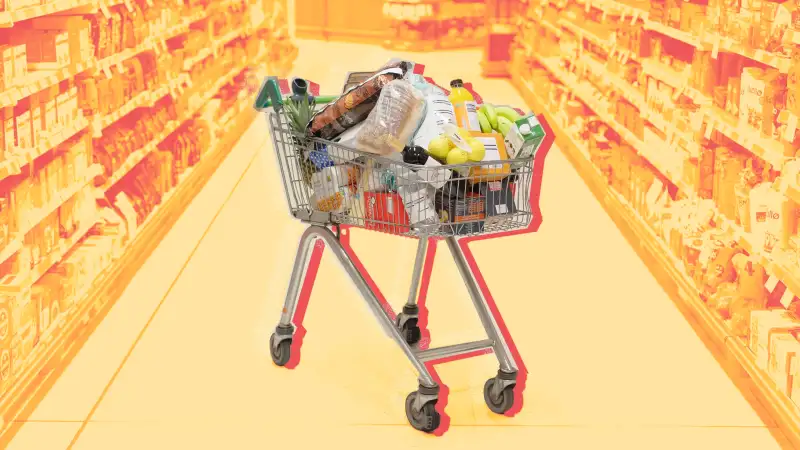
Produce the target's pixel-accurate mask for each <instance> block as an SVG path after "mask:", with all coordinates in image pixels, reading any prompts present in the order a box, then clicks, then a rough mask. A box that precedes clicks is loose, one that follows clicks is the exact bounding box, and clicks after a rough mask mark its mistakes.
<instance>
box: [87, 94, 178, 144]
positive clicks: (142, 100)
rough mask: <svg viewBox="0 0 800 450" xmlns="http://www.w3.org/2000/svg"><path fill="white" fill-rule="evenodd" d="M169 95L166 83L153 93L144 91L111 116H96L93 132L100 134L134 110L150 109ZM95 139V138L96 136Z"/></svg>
mask: <svg viewBox="0 0 800 450" xmlns="http://www.w3.org/2000/svg"><path fill="white" fill-rule="evenodd" d="M169 93H170V86H169V83H167V86H162V87H160V88H158V89H156V90H155V91H152V92H151V91H144V92H141V93H139V94H138V95H137V96H136V97H134V98H132V99H130V100H128V102H127V103H125V105H123V106H122V107H121V108H120V109H118V110H116V111H114V112H113V113H111V114H108V115H105V116H98V117H96V118H95V124H94V128H95V132H101V131H102V130H104V129H106V128H108V127H110V126H111V125H113V124H114V123H116V122H117V121H118V120H120V119H122V118H123V117H125V116H127V115H128V114H130V113H132V112H133V111H134V110H136V109H138V108H143V107H150V106H153V104H154V103H155V102H157V101H158V100H160V99H161V98H163V97H164V96H166V95H167V94H169ZM96 137H97V136H96Z"/></svg>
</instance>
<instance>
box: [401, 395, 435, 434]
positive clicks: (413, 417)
mask: <svg viewBox="0 0 800 450" xmlns="http://www.w3.org/2000/svg"><path fill="white" fill-rule="evenodd" d="M417 395H418V392H412V393H410V394H408V397H406V417H407V418H408V422H409V423H410V424H411V426H412V427H414V428H415V429H417V430H419V431H423V432H425V433H432V432H433V431H434V430H436V429H437V428H439V424H440V423H441V420H442V417H441V416H440V415H439V413H438V412H437V411H436V401H430V402H428V403H425V405H423V406H422V409H420V410H419V412H415V411H414V401H415V400H416V399H417Z"/></svg>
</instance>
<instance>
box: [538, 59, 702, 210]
mask: <svg viewBox="0 0 800 450" xmlns="http://www.w3.org/2000/svg"><path fill="white" fill-rule="evenodd" d="M538 60H539V62H540V64H541V65H542V67H544V68H545V69H546V70H547V71H548V72H550V73H551V74H552V75H553V76H554V77H555V78H556V79H557V80H559V82H561V84H563V85H564V86H566V87H567V88H569V89H570V92H571V93H572V94H573V95H575V97H577V98H578V99H579V100H580V101H581V102H583V103H584V104H585V105H586V106H587V107H588V108H589V109H591V110H593V111H594V112H595V113H597V115H598V116H599V117H600V118H601V120H602V121H603V122H604V123H606V124H607V125H608V126H609V127H610V128H611V129H613V130H614V131H615V132H616V133H617V134H619V135H620V136H621V137H622V139H623V140H624V141H626V142H627V143H628V144H630V145H631V146H632V147H633V148H634V149H635V150H636V152H637V153H639V154H640V155H641V156H643V157H644V158H645V159H647V160H648V161H649V162H650V163H651V164H652V165H653V166H654V167H655V168H656V169H657V170H658V171H659V172H661V174H662V175H663V176H664V177H666V178H667V179H668V180H670V181H671V182H672V183H673V184H674V185H675V186H678V188H680V189H681V190H682V191H684V192H686V193H687V194H691V192H692V189H691V188H690V187H689V186H686V185H685V183H684V182H683V180H682V172H681V167H682V163H683V161H682V160H678V161H664V160H663V159H664V158H662V157H659V156H657V155H658V154H659V153H661V154H667V153H666V152H658V150H659V149H658V148H655V149H654V148H653V143H652V142H648V143H645V142H643V141H642V140H640V139H639V138H637V137H636V136H635V135H634V134H633V133H632V132H631V131H630V130H628V129H627V128H625V127H624V126H623V125H621V124H620V123H618V122H617V121H616V120H614V119H613V114H612V113H611V112H610V109H611V105H610V104H609V103H608V102H607V100H606V99H605V97H603V95H602V94H600V92H598V91H597V90H596V89H594V87H593V86H592V85H591V84H589V83H586V82H580V81H578V79H577V77H575V76H574V75H573V74H570V73H567V72H566V71H564V70H561V69H559V68H558V64H559V62H560V59H559V58H538ZM660 144H661V145H659V147H662V148H663V147H666V146H667V145H666V143H665V142H664V143H660Z"/></svg>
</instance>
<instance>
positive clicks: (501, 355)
mask: <svg viewBox="0 0 800 450" xmlns="http://www.w3.org/2000/svg"><path fill="white" fill-rule="evenodd" d="M447 246H448V248H449V249H450V253H451V254H452V255H453V260H454V261H455V263H456V266H457V267H458V271H459V272H461V278H462V279H463V280H464V283H465V284H466V285H467V290H468V291H469V296H470V297H471V298H472V303H473V304H474V305H475V310H476V311H477V312H478V316H479V317H480V319H481V323H482V324H483V328H484V329H485V330H486V334H487V335H488V337H489V339H490V340H491V341H492V342H494V345H493V346H492V348H493V350H494V354H495V355H496V356H497V361H498V362H499V363H500V372H498V376H497V378H496V380H497V382H496V383H495V384H494V385H493V386H492V390H494V389H500V391H502V390H503V389H505V388H506V387H509V386H512V385H513V384H514V383H515V380H516V375H517V370H518V369H517V365H516V363H515V362H514V359H513V357H512V356H511V350H509V348H508V343H507V342H506V340H505V338H504V337H503V333H502V332H501V331H500V328H499V327H498V326H497V322H496V321H495V319H494V316H493V315H492V312H491V310H490V309H489V305H488V304H487V303H486V299H485V298H484V297H483V293H481V290H480V287H478V282H477V281H476V280H475V276H474V275H473V274H472V271H471V270H470V268H469V264H467V260H466V258H465V257H464V253H463V251H462V250H461V247H460V246H459V244H458V240H457V239H456V238H454V237H448V238H447ZM490 381H491V380H490Z"/></svg>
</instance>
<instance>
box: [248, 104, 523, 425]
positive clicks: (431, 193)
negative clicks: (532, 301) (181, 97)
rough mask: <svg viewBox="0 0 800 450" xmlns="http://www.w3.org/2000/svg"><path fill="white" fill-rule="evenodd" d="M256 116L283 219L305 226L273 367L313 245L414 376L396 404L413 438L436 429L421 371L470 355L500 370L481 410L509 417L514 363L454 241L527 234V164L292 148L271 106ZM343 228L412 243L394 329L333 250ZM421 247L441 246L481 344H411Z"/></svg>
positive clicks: (281, 355)
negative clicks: (276, 178)
mask: <svg viewBox="0 0 800 450" xmlns="http://www.w3.org/2000/svg"><path fill="white" fill-rule="evenodd" d="M264 111H265V112H266V113H267V120H268V123H269V131H270V133H271V136H272V142H273V145H274V151H275V153H276V156H277V163H278V167H279V170H280V175H281V181H282V183H283V186H284V189H285V194H286V200H287V203H288V206H289V210H290V212H291V214H292V215H293V216H294V217H295V218H297V219H299V220H301V221H302V222H304V223H307V224H308V225H309V226H308V229H307V230H306V231H305V233H304V234H303V236H302V238H301V240H300V245H299V248H298V251H297V256H296V259H295V262H294V268H293V270H292V275H291V279H290V282H289V287H288V292H287V294H286V301H285V304H284V308H283V312H282V314H281V318H280V323H279V324H278V326H277V327H276V329H275V332H274V333H273V334H272V336H271V338H270V350H271V355H272V359H273V361H274V362H275V364H277V365H279V366H284V365H286V364H287V362H289V360H290V357H291V352H292V350H293V349H292V340H293V337H294V335H295V332H296V324H295V323H294V319H295V313H296V311H297V306H298V298H299V295H300V289H301V286H302V285H303V283H304V279H305V277H306V271H307V268H308V264H309V257H310V254H311V251H312V249H313V248H314V247H315V243H316V242H317V241H319V240H322V241H324V243H325V244H326V245H327V247H329V248H330V249H331V250H332V252H333V254H334V255H336V257H337V258H338V259H339V261H340V262H341V264H342V266H343V267H344V269H345V271H346V272H347V274H348V275H349V276H350V278H352V281H353V282H354V283H355V285H356V286H357V288H358V290H359V291H360V293H361V295H362V296H363V297H364V300H365V301H366V302H367V304H368V305H369V307H370V308H371V310H372V311H373V312H374V314H375V316H376V317H378V320H379V322H380V323H381V325H382V326H383V327H384V329H385V331H386V332H387V333H388V334H389V335H390V336H391V337H392V338H393V339H394V341H395V342H396V343H397V345H399V346H400V348H401V349H402V350H403V352H404V353H405V355H406V357H408V359H409V361H411V364H413V366H414V368H415V369H416V371H417V372H418V373H419V380H418V381H419V388H418V389H417V390H416V391H414V392H412V393H411V394H409V395H408V397H407V399H406V404H405V407H406V416H407V418H408V420H409V422H410V423H411V425H412V426H413V427H414V428H416V429H418V430H421V431H425V432H432V431H434V430H435V429H436V428H438V427H439V424H440V415H439V413H438V412H437V411H436V409H435V405H436V402H437V400H438V396H439V390H440V389H439V385H438V383H437V382H436V381H435V380H434V377H432V376H431V372H430V371H429V370H428V368H427V367H426V363H428V362H432V361H436V360H441V359H444V358H450V357H453V356H460V355H466V354H470V353H473V352H476V351H482V350H483V351H493V352H494V354H495V355H496V356H497V360H498V362H499V366H500V368H499V371H498V372H497V375H496V376H494V377H492V378H491V379H489V380H488V381H487V382H486V384H485V386H484V398H485V399H486V403H487V405H488V406H489V408H490V409H491V410H492V411H493V412H495V413H497V414H504V413H505V412H507V411H508V410H510V409H511V407H512V405H513V403H514V397H515V396H514V388H515V386H516V384H517V372H518V368H517V363H516V362H515V361H514V359H513V356H512V354H511V352H510V350H509V347H508V344H507V343H506V341H505V339H504V338H503V335H502V333H501V331H500V329H499V327H498V324H497V321H496V320H495V318H494V316H493V315H492V313H491V311H490V308H489V305H488V304H487V301H486V299H485V298H484V297H483V295H482V293H481V290H480V288H479V285H478V283H477V281H476V279H475V276H474V274H473V272H472V271H471V270H470V268H469V265H468V263H467V260H466V258H465V255H464V253H463V252H462V249H461V247H460V245H459V243H458V240H459V239H460V238H463V237H465V236H475V235H480V234H489V233H498V232H503V231H510V230H516V229H524V228H526V227H528V225H529V224H530V223H531V220H532V216H533V213H532V211H531V207H530V201H529V200H530V199H529V197H530V195H531V189H530V187H531V182H532V181H533V157H531V158H527V159H515V160H507V161H489V162H481V163H468V164H462V165H438V164H432V161H431V160H429V163H428V164H426V165H424V166H419V165H411V164H406V163H404V162H403V161H402V158H399V157H394V156H390V157H384V156H379V155H376V154H372V153H366V152H363V151H359V150H358V149H356V148H354V147H352V146H348V145H345V143H341V142H339V143H337V142H332V141H326V140H321V139H311V138H305V137H302V138H301V137H299V136H298V135H297V134H296V133H295V132H294V131H293V129H292V128H291V127H290V126H289V121H288V119H287V117H286V115H285V113H284V111H283V109H282V108H281V107H280V105H274V106H273V108H272V109H266V110H264ZM500 139H502V138H500ZM487 145H490V144H489V143H487ZM487 153H488V152H487ZM398 155H399V154H398ZM343 226H349V227H358V228H364V229H368V230H374V231H377V232H383V233H390V234H394V235H399V236H405V237H410V238H415V239H418V242H419V244H418V247H417V253H416V260H415V263H414V269H413V273H412V276H411V287H410V292H409V296H408V300H407V302H406V304H405V306H404V307H403V310H402V312H401V313H399V314H397V317H396V320H393V319H392V317H391V315H390V313H388V312H387V311H385V310H384V308H383V307H382V305H381V302H380V301H379V299H378V296H376V293H375V292H374V291H373V290H372V289H371V288H370V286H369V284H368V282H367V281H366V280H365V278H367V277H365V274H363V273H361V272H360V271H359V269H358V268H357V267H356V265H355V264H354V262H353V260H352V259H351V258H350V256H348V253H347V251H346V250H345V248H344V247H343V246H342V244H341V242H340V234H339V232H340V230H341V227H343ZM430 239H443V240H445V241H446V243H447V247H448V248H449V250H450V253H451V254H452V256H453V259H454V260H455V263H456V265H457V267H458V270H459V272H460V273H461V276H462V278H463V280H464V283H465V284H466V286H467V289H468V291H469V294H470V297H471V298H472V301H473V303H474V306H475V309H476V311H477V313H478V315H479V317H480V320H481V323H482V325H483V327H484V329H485V330H486V334H487V338H486V339H483V340H478V341H474V342H467V343H462V344H456V345H450V346H445V347H440V348H430V349H420V348H419V345H417V344H418V342H419V341H420V336H421V332H420V328H419V325H418V319H419V308H418V306H417V292H418V288H419V285H420V280H421V273H422V269H423V264H424V259H425V255H426V251H427V247H428V244H429V240H430ZM296 350H297V349H295V351H296Z"/></svg>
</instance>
